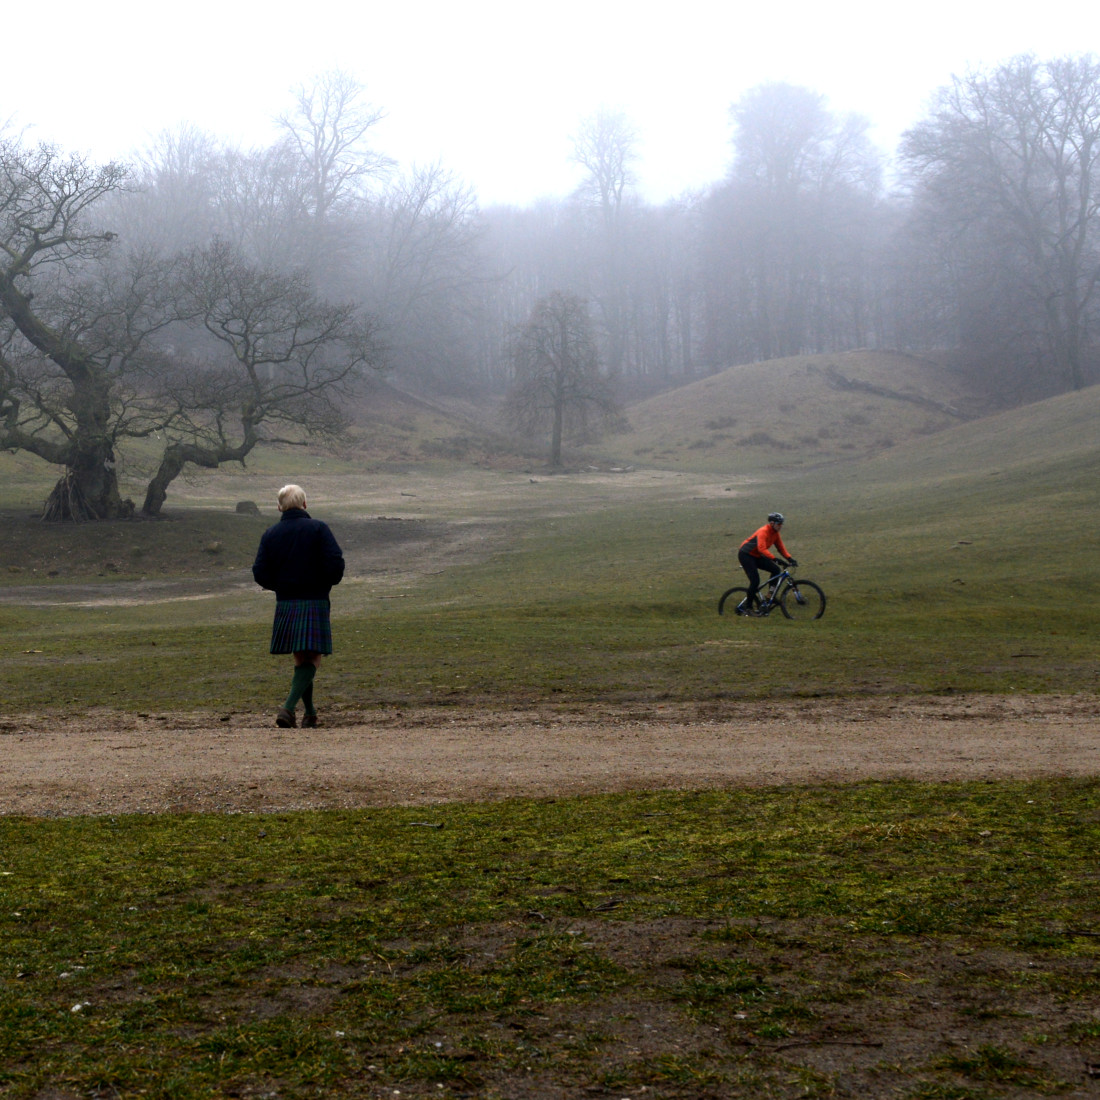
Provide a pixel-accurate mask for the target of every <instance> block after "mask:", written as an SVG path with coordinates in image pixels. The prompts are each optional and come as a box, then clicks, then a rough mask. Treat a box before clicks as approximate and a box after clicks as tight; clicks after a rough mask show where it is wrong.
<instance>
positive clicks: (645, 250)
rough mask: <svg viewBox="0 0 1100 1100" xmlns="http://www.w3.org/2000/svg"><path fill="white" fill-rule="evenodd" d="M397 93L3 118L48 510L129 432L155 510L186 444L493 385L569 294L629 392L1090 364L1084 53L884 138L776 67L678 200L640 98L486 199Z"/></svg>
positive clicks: (1, 338)
mask: <svg viewBox="0 0 1100 1100" xmlns="http://www.w3.org/2000/svg"><path fill="white" fill-rule="evenodd" d="M380 117H381V112H380V111H379V110H377V109H376V108H374V107H373V106H371V105H370V104H368V103H367V102H366V100H365V97H364V91H363V89H362V88H361V87H360V86H359V85H358V84H356V82H355V81H354V80H353V79H351V78H350V77H348V76H346V75H345V74H341V73H329V74H325V75H323V76H321V77H319V78H318V79H317V80H316V81H315V82H314V83H313V84H312V85H308V86H302V87H300V88H298V89H297V90H296V92H295V93H294V97H293V102H292V108H291V109H290V110H289V111H288V112H287V113H286V114H285V115H284V116H282V117H281V118H280V119H279V122H280V124H281V134H282V136H281V138H280V140H278V141H277V142H276V143H274V144H273V145H271V146H270V147H266V148H258V149H242V148H238V147H233V146H229V145H226V144H224V143H223V142H222V141H221V140H220V139H218V138H216V137H214V136H212V135H209V134H205V133H202V132H198V131H195V130H193V129H186V128H185V129H181V130H178V131H174V132H172V131H169V132H166V133H165V134H163V135H162V136H161V137H160V138H159V139H158V140H157V141H156V142H155V143H154V144H153V145H152V146H151V147H150V148H148V149H146V150H145V151H144V152H143V153H141V154H140V155H139V156H138V157H136V159H135V162H134V164H133V165H132V166H120V165H108V166H99V167H97V166H94V165H88V164H86V163H85V162H84V161H83V160H82V159H81V158H79V157H66V156H65V155H63V154H62V153H61V152H59V151H58V150H51V149H41V148H38V149H31V148H28V147H27V146H25V145H24V144H23V142H22V141H21V139H19V138H18V137H13V136H8V137H6V138H3V139H2V140H0V145H2V153H3V175H2V177H0V245H3V253H2V255H0V446H5V447H8V448H21V449H24V450H29V451H32V452H33V453H35V454H38V455H39V456H40V457H42V458H44V459H45V460H46V461H48V462H53V463H56V464H58V465H60V466H63V467H64V468H65V469H66V477H67V479H68V481H67V483H66V484H65V485H64V486H61V487H60V488H63V492H62V493H61V495H60V496H59V497H58V499H57V500H56V501H55V503H56V504H57V508H58V511H59V514H61V515H62V516H63V517H67V516H68V515H69V514H70V513H77V514H81V513H84V512H86V513H87V514H91V515H95V514H115V513H117V512H118V511H119V510H120V509H122V508H123V507H124V504H123V503H120V502H118V501H117V500H116V499H115V498H116V497H117V493H114V487H113V486H112V485H111V484H110V481H111V479H112V477H113V474H111V473H110V471H111V470H112V469H113V463H114V460H115V456H114V449H113V448H114V444H115V443H117V442H118V441H119V439H121V438H123V437H132V436H141V437H142V438H150V437H153V438H158V439H160V438H164V439H165V440H166V451H165V455H164V458H163V460H162V462H161V464H160V467H159V469H158V470H157V471H156V476H155V478H154V482H155V483H154V482H151V484H150V492H149V495H148V497H147V500H146V505H145V507H146V510H149V511H153V512H155V511H156V510H157V509H158V508H159V501H160V500H162V499H163V495H164V490H165V489H166V487H167V485H168V484H169V483H170V481H171V480H172V478H174V477H175V476H176V475H177V473H178V472H179V470H180V469H182V467H183V466H184V465H185V464H187V463H189V462H190V463H198V464H203V465H217V464H218V463H219V462H224V461H233V460H242V459H243V458H244V457H245V456H246V455H247V454H248V452H249V451H250V450H251V448H252V447H253V446H255V445H256V444H257V443H258V442H263V441H264V440H265V439H270V438H273V427H274V426H276V425H278V424H279V423H284V424H297V425H299V426H301V425H303V424H305V425H307V426H309V427H310V430H316V431H328V430H338V428H339V425H340V420H341V416H342V414H343V413H345V412H346V410H347V402H346V400H345V396H344V395H345V394H346V393H348V392H350V388H351V387H352V385H353V383H354V380H355V378H356V377H357V376H359V375H361V374H362V372H363V371H364V370H366V369H368V368H381V367H384V368H385V369H387V370H388V371H389V372H390V373H391V375H392V377H393V379H394V380H395V381H396V382H397V383H398V384H399V385H402V386H404V387H406V388H409V389H414V390H420V391H423V392H432V391H435V392H440V391H447V392H451V393H457V394H465V395H477V394H485V395H490V396H492V395H503V394H504V393H506V392H507V391H508V390H509V389H510V388H511V387H512V384H513V382H514V380H515V378H516V370H517V357H516V334H517V333H518V332H519V331H520V330H521V329H522V327H523V326H524V325H526V324H528V322H529V321H530V320H531V318H532V317H533V316H534V314H535V313H536V307H537V306H538V304H539V303H540V302H545V300H546V299H547V298H548V297H549V296H550V295H554V294H566V295H568V296H570V297H569V300H572V299H574V298H576V299H579V300H581V301H583V302H585V303H587V309H588V311H589V314H590V320H591V324H592V330H593V332H594V334H595V340H596V348H597V353H598V360H599V369H600V370H601V371H602V372H603V373H604V375H605V376H606V377H607V378H609V379H614V380H617V381H620V382H622V383H623V384H625V385H628V386H633V387H634V388H635V389H637V390H644V389H647V388H657V387H661V386H666V385H671V384H675V383H677V382H680V381H684V380H687V379H691V378H695V377H699V376H701V375H705V374H709V373H713V372H715V371H718V370H723V369H725V368H727V367H729V366H732V365H735V364H738V363H746V362H753V361H760V360H767V359H772V358H777V357H783V356H789V355H796V354H805V353H820V352H830V351H841V350H849V349H853V348H860V347H877V348H883V349H898V350H909V351H918V352H928V351H933V350H934V351H938V352H942V353H945V354H946V355H949V356H950V357H951V359H952V361H953V362H954V363H955V364H957V366H958V367H959V368H960V369H961V370H963V371H965V372H966V373H967V374H968V375H969V376H970V378H971V380H972V381H974V382H977V383H979V384H982V385H984V386H985V387H987V388H988V389H989V390H990V391H993V392H996V393H998V394H1000V395H1001V396H1002V398H1003V399H1004V400H1005V401H1006V402H1013V401H1023V400H1027V399H1029V398H1032V397H1039V396H1044V395H1047V394H1050V393H1054V392H1058V391H1063V390H1067V389H1074V388H1080V387H1083V386H1085V385H1088V384H1090V383H1092V382H1095V381H1097V380H1098V379H1100V350H1098V341H1097V328H1098V324H1100V309H1098V295H1100V287H1098V284H1100V180H1098V158H1100V61H1097V59H1096V58H1095V57H1093V56H1091V55H1086V56H1080V57H1067V58H1060V59H1054V60H1047V61H1043V60H1040V59H1037V58H1035V57H1032V56H1022V57H1017V58H1013V59H1011V60H1009V61H1006V62H1005V63H1003V64H1001V65H999V66H997V67H995V68H993V69H990V70H987V71H983V72H974V73H969V74H967V75H966V76H961V77H957V78H955V79H954V80H953V81H952V83H951V84H950V85H949V86H947V87H945V88H943V89H941V90H940V91H939V92H938V93H937V95H936V97H935V98H934V100H933V101H932V105H931V107H930V109H929V111H928V113H927V115H926V117H925V118H923V119H922V120H921V121H920V122H919V123H918V124H917V125H916V126H914V127H913V129H911V130H910V131H909V132H908V133H907V134H905V135H904V137H903V139H902V142H901V146H900V148H899V150H897V153H896V156H895V157H894V158H893V159H892V160H889V161H888V159H887V157H886V156H885V155H884V153H883V152H882V151H881V150H879V149H877V148H876V147H875V146H874V145H873V143H872V142H871V140H870V138H869V136H868V131H869V123H868V122H867V120H866V119H864V118H862V117H860V116H855V115H848V114H846V115H839V114H837V113H835V112H833V111H831V110H830V108H829V106H828V104H827V103H826V101H825V99H824V98H823V97H822V96H821V95H818V94H817V93H815V92H813V91H811V90H809V89H806V88H802V87H797V86H792V85H789V84H766V85H762V86H760V87H757V88H755V89H753V90H752V91H750V92H749V93H747V94H746V95H745V96H744V97H743V98H742V99H741V100H740V101H739V102H738V103H736V104H734V105H733V106H732V108H731V113H730V118H731V160H730V170H729V172H728V174H727V176H726V178H724V179H722V180H719V181H716V182H715V183H714V184H713V185H712V186H710V187H709V188H705V189H702V190H700V191H699V192H697V193H692V194H686V195H684V196H682V197H681V198H680V199H678V200H676V201H673V202H669V203H666V204H664V205H660V206H652V205H646V204H644V203H642V202H641V201H640V200H639V199H638V198H637V195H636V192H635V191H634V188H633V184H634V165H635V163H636V160H637V152H638V149H637V146H638V141H637V137H636V134H635V132H634V130H633V128H632V125H631V122H630V120H629V119H628V118H626V117H625V116H623V115H621V114H613V113H608V112H600V113H597V114H595V115H593V116H592V117H591V118H589V119H587V120H584V121H583V122H582V123H581V124H580V126H579V128H578V131H577V134H576V137H575V143H574V151H573V157H574V160H575V161H576V163H577V164H578V165H579V166H580V167H581V169H582V173H583V182H582V184H581V186H580V187H579V188H578V190H577V192H576V193H575V194H574V195H572V196H570V197H569V198H568V199H564V200H561V201H555V202H543V203H540V204H537V205H535V206H532V207H528V208H513V207H494V208H490V209H484V210H483V209H480V208H479V205H478V202H477V198H476V195H475V194H474V193H473V192H472V191H471V189H470V188H469V187H468V186H466V185H465V184H464V183H463V182H462V181H461V180H459V179H457V178H456V177H455V176H454V175H453V174H452V173H450V172H449V171H448V170H447V169H446V168H445V167H444V166H441V165H431V166H427V167H421V168H413V169H410V170H402V168H401V167H400V166H398V165H395V164H394V163H393V162H391V161H390V160H389V158H387V157H386V155H385V153H384V151H382V150H379V149H377V148H375V147H374V143H373V136H374V127H375V124H376V123H377V122H378V120H379V118H380ZM0 137H2V135H0ZM886 180H889V181H890V182H889V184H887V183H886V182H885V181H886ZM309 410H312V417H311V416H310V413H309ZM81 418H83V420H81ZM78 422H79V423H78ZM77 437H79V439H78V438H77ZM173 448H174V450H173ZM104 470H107V471H108V474H107V476H106V481H105V477H104ZM112 493H114V495H113V496H112ZM92 497H96V498H98V502H99V503H98V505H97V504H96V503H95V502H94V501H92V499H91V498H92Z"/></svg>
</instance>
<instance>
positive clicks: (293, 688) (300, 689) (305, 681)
mask: <svg viewBox="0 0 1100 1100" xmlns="http://www.w3.org/2000/svg"><path fill="white" fill-rule="evenodd" d="M316 674H317V669H316V667H315V666H313V665H310V664H305V665H295V666H294V679H293V680H291V681H290V694H289V695H288V696H287V697H286V702H285V703H284V704H283V706H284V707H286V709H287V710H289V711H291V712H293V711H294V708H295V707H296V706H297V705H298V700H299V699H301V698H302V696H303V695H305V693H306V691H307V690H309V692H310V702H312V701H313V692H312V688H313V677H314V676H315V675H316Z"/></svg>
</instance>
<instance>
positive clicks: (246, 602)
mask: <svg viewBox="0 0 1100 1100" xmlns="http://www.w3.org/2000/svg"><path fill="white" fill-rule="evenodd" d="M1098 405H1100V395H1098V394H1097V393H1096V392H1093V391H1089V392H1088V393H1087V394H1086V395H1084V396H1082V395H1074V396H1072V397H1067V398H1062V399H1058V400H1056V401H1052V402H1046V403H1044V404H1043V405H1041V406H1033V407H1031V408H1029V409H1023V410H1018V411H1016V412H1013V413H1006V414H1002V415H1001V416H998V417H994V418H991V419H988V420H984V421H980V422H977V423H974V424H966V425H962V426H959V427H956V428H952V429H949V430H947V431H944V432H942V433H940V434H939V435H938V436H937V437H936V438H935V440H934V441H928V440H924V441H915V442H911V443H909V444H906V445H904V446H901V445H899V446H897V447H894V448H892V449H890V450H889V451H887V452H885V453H883V454H881V455H879V456H877V457H875V458H873V459H869V460H863V461H859V462H850V463H842V464H834V465H831V466H828V467H823V468H820V469H818V470H815V471H808V472H806V473H801V474H792V473H789V472H788V473H785V474H777V475H776V476H775V477H774V478H773V479H771V480H770V481H769V482H767V483H764V482H762V481H759V480H755V481H754V480H751V479H744V478H743V479H737V478H730V479H729V480H728V481H726V480H719V479H716V478H715V477H713V476H711V475H707V474H705V473H697V474H682V475H677V476H678V477H679V478H680V480H679V481H677V480H672V481H670V480H669V479H668V478H667V477H666V478H663V479H659V478H649V479H647V477H646V475H645V474H644V473H643V474H638V475H633V476H632V478H624V479H622V480H619V481H616V480H615V479H613V478H606V477H604V478H592V477H586V476H584V475H564V476H562V477H559V478H543V479H531V478H528V477H527V476H525V475H522V474H516V473H512V472H506V471H505V472H500V471H491V470H477V471H475V470H463V469H456V470H449V471H448V470H440V469H433V470H430V471H424V470H421V471H415V470H412V471H408V470H407V471H402V472H401V473H399V474H386V475H383V474H381V473H379V474H376V475H357V474H355V473H354V472H353V470H352V469H350V468H348V469H346V470H345V471H344V472H340V471H339V470H338V471H337V472H335V473H332V472H331V471H330V472H328V473H327V476H326V478H325V479H324V480H322V481H321V482H320V485H321V487H322V488H323V490H324V491H323V493H322V494H321V495H320V500H321V503H320V505H319V508H320V511H319V514H322V515H324V516H325V517H326V518H328V519H329V520H330V522H331V523H332V525H333V527H334V529H335V530H336V532H337V535H338V537H339V538H340V539H341V542H342V543H343V545H344V546H345V549H346V550H347V551H348V552H349V555H350V554H351V553H355V554H357V555H358V556H359V559H358V560H360V561H361V562H362V563H363V567H362V569H361V570H360V572H359V573H358V575H356V576H352V577H349V580H348V581H347V582H345V584H344V585H342V586H341V587H340V588H339V589H338V590H337V591H336V595H335V605H334V606H335V613H334V615H335V630H336V642H337V656H336V658H335V659H334V660H333V662H331V666H330V668H329V669H328V670H326V680H327V683H328V687H329V694H330V698H331V699H332V700H333V701H335V702H338V703H340V704H341V705H345V706H350V707H362V706H370V705H373V704H375V703H378V702H385V703H400V702H408V703H424V702H429V703H430V702H454V701H464V700H479V701H484V702H490V701H495V702H498V703H504V704H507V703H508V702H509V701H511V700H514V699H517V698H519V699H529V698H547V697H554V698H562V699H563V700H564V699H567V700H571V701H577V700H585V699H593V698H601V699H621V700H659V699H697V698H723V697H730V696H767V695H773V694H783V695H791V694H822V693H830V694H847V693H852V692H857V693H858V692H864V691H874V692H901V693H907V692H939V691H998V692H1000V691H1085V692H1095V691H1097V690H1098V689H1100V668H1098V663H1097V659H1096V637H1097V634H1098V627H1100V599H1098V598H1097V590H1098V583H1097V582H1098V576H1097V566H1096V563H1097V561H1098V560H1100V553H1098V551H1100V509H1098V508H1097V489H1096V486H1097V484H1100V478H1098V473H1100V469H1098V467H1100V460H1098V457H1097V456H1098V450H1097V446H1096V443H1095V438H1096V433H1095V424H1096V422H1097V418H1098V416H1100V409H1098ZM252 477H253V478H255V479H256V480H255V481H254V482H252V483H246V484H234V483H233V482H232V480H231V479H228V478H227V479H224V483H222V484H221V488H220V490H217V491H220V492H221V493H222V500H221V501H220V502H219V501H218V499H217V497H216V489H215V487H216V486H217V485H219V482H217V481H214V480H211V481H209V482H204V483H202V485H201V486H200V487H199V488H197V489H195V490H193V492H194V496H195V499H194V501H193V502H192V503H191V504H190V505H189V506H188V507H184V508H177V509H175V510H174V511H172V512H171V518H170V519H167V520H165V521H162V522H159V523H123V524H115V525H107V526H102V527H98V526H87V527H81V528H70V529H58V528H51V527H45V526H43V525H41V524H38V523H36V522H34V521H33V520H29V519H27V518H26V516H25V515H24V517H23V518H22V519H21V520H19V519H18V517H13V518H12V519H11V520H10V522H9V523H8V524H7V525H6V534H5V539H6V551H7V554H8V555H9V556H8V560H7V563H6V564H7V570H6V571H5V572H3V573H0V589H2V587H3V586H4V585H6V586H8V587H9V588H10V587H11V586H13V585H18V586H26V585H27V584H28V582H30V583H31V584H33V585H41V586H43V587H44V588H46V589H48V588H49V587H51V586H56V585H60V584H63V583H67V584H70V585H73V584H82V583H83V584H94V585H98V586H100V589H99V590H98V591H97V592H95V593H91V592H89V594H88V599H87V600H85V601H83V603H80V602H70V603H67V604H61V605H57V606H37V605H31V604H30V601H29V600H28V599H20V600H16V601H3V600H0V627H2V628H3V638H4V642H3V650H2V652H3V656H4V659H5V663H6V666H7V667H8V668H9V670H11V671H12V673H13V674H14V675H16V676H17V682H18V685H19V686H18V692H19V699H20V703H19V705H23V706H27V707H42V706H46V705H50V704H54V705H56V704H62V705H66V706H73V707H86V706H89V705H93V704H96V703H110V704H112V705H117V706H120V707H128V708H131V709H135V708H136V709H144V708H148V707H170V706H173V705H181V704H182V705H190V706H195V707H204V706H209V707H212V708H219V709H224V708H230V709H238V708H251V707H256V706H260V705H264V706H266V705H267V704H268V703H269V702H270V700H269V699H267V694H265V693H268V688H267V686H266V681H267V679H268V678H269V675H270V670H271V663H272V662H271V659H270V658H269V657H268V655H267V654H266V652H265V646H264V642H265V637H266V629H267V622H268V618H269V615H270V599H269V597H265V596H263V595H261V594H260V593H259V592H258V591H257V590H255V589H254V588H253V587H252V586H251V582H250V576H249V571H248V567H249V564H250V562H251V557H252V554H253V552H254V548H255V543H256V540H257V539H258V536H259V533H260V531H261V530H262V528H263V527H264V526H265V525H266V523H268V522H270V521H271V520H272V519H273V518H274V513H273V512H271V510H270V508H268V515H267V516H266V518H265V517H242V516H236V515H233V514H232V502H233V501H234V500H235V499H238V498H239V496H240V494H241V493H242V492H245V491H246V490H251V491H252V495H253V496H258V495H259V494H258V493H257V492H256V490H257V488H263V487H265V486H264V485H263V484H262V482H263V477H262V476H261V475H255V474H254V475H252ZM357 479H358V480H357ZM533 480H540V481H541V483H540V484H538V485H532V484H531V481H533ZM268 481H270V478H268ZM341 486H343V489H341ZM352 486H355V488H354V490H352V489H351V487H352ZM399 487H401V488H399ZM261 499H262V497H261ZM215 505H218V507H217V508H215ZM390 506H395V507H397V508H399V509H401V510H400V511H398V512H397V513H390V512H389V511H388V510H387V509H388V508H389V507H390ZM776 507H779V508H781V509H782V510H783V511H784V512H785V513H786V514H787V515H788V517H789V521H788V524H787V526H786V528H785V529H784V537H785V539H786V541H787V543H788V545H789V547H790V548H791V550H792V551H793V552H794V553H795V554H796V555H797V556H798V558H799V559H800V562H801V566H800V573H801V575H803V576H805V577H808V578H809V579H812V580H815V581H817V582H818V583H819V584H821V585H822V586H823V588H824V589H825V591H826V593H827V594H828V598H829V605H828V609H827V611H826V614H825V617H824V618H823V619H821V620H820V621H818V622H813V623H788V622H786V621H785V620H782V619H781V618H779V617H778V616H776V617H773V618H769V619H767V620H763V621H741V620H731V619H730V618H729V617H726V616H723V617H721V618H719V616H718V615H717V614H716V604H717V599H718V596H719V595H720V593H721V592H722V591H723V590H724V589H725V588H726V587H728V586H729V585H730V584H737V583H741V581H742V580H743V577H742V576H741V575H740V570H739V569H738V568H737V566H736V559H735V552H736V548H737V545H738V543H739V541H740V540H741V539H742V538H743V537H744V536H745V535H746V534H748V533H749V532H750V531H751V530H753V529H754V527H755V526H757V525H758V524H759V523H760V522H761V521H762V519H763V516H764V515H765V514H766V513H767V512H768V511H769V510H770V509H772V508H776ZM464 509H466V510H468V511H472V512H476V513H477V514H478V515H479V516H480V517H481V519H482V520H483V521H484V523H485V525H486V532H487V533H486V535H485V538H484V540H483V545H482V548H481V550H480V551H479V553H477V554H475V555H471V556H467V557H465V558H463V559H462V560H454V561H453V560H451V558H450V557H449V556H448V555H447V554H446V553H441V554H440V555H439V556H438V557H437V558H435V559H431V560H429V561H427V563H426V564H424V565H423V566H422V567H421V568H420V569H419V571H414V572H410V573H409V574H408V575H399V576H398V579H397V580H395V579H394V578H393V577H391V576H388V575H380V574H377V573H374V572H372V563H373V562H374V560H375V559H374V555H375V549H374V544H373V543H372V539H375V538H376V537H377V535H378V525H377V524H375V525H374V526H373V527H372V526H371V524H370V523H369V522H367V519H366V517H374V518H377V515H378V514H381V513H383V512H384V513H385V514H386V515H387V516H389V521H390V522H391V533H390V536H389V537H398V535H399V532H400V530H401V529H402V528H401V522H400V521H401V520H402V517H404V522H405V524H406V527H407V529H409V530H410V531H412V532H413V533H416V532H417V531H418V530H419V528H418V527H417V524H418V523H420V522H434V523H437V524H442V525H444V526H445V527H449V528H455V529H458V528H460V527H461V525H462V524H463V523H464V522H465V519H466V516H465V515H464ZM394 518H396V519H397V520H398V521H399V522H398V523H397V524H396V525H394V524H393V523H392V520H393V519H394ZM395 531H396V532H398V535H395V534H394V533H393V532H395ZM51 574H53V575H52V576H51ZM169 577H171V578H179V577H183V578H185V579H186V580H187V581H188V583H190V584H192V585H193V586H194V592H193V593H192V595H194V596H196V597H197V596H204V597H205V598H194V599H191V600H187V599H183V598H179V599H176V600H175V601H174V602H170V603H156V602H135V603H132V604H126V603H125V602H122V603H119V602H115V603H111V602H110V601H109V600H105V599H97V598H93V596H95V597H102V596H103V595H104V592H108V593H109V590H110V587H111V585H112V583H114V582H116V581H131V582H136V581H138V580H140V579H142V578H144V580H145V581H146V582H147V583H149V582H157V581H163V580H164V579H165V578H169ZM395 584H396V585H397V589H396V590H395ZM24 590H25V589H24ZM120 590H121V589H120ZM147 596H148V598H149V599H153V598H154V597H155V596H156V592H155V591H153V592H150V593H147ZM398 597H399V598H398ZM206 651H209V652H210V653H211V654H212V655H214V654H216V659H212V660H209V661H202V662H196V661H195V659H194V656H193V655H194V654H196V653H198V652H206Z"/></svg>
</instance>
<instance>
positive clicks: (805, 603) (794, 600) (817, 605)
mask: <svg viewBox="0 0 1100 1100" xmlns="http://www.w3.org/2000/svg"><path fill="white" fill-rule="evenodd" d="M779 609H780V610H781V611H782V612H783V614H784V615H786V616H787V618H788V619H820V618H821V616H822V615H824V614H825V593H824V592H822V591H821V589H820V588H819V587H818V586H817V585H816V584H814V582H813V581H802V580H799V581H791V583H790V584H789V585H788V587H787V591H786V592H784V593H783V595H782V597H781V598H780V601H779Z"/></svg>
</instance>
